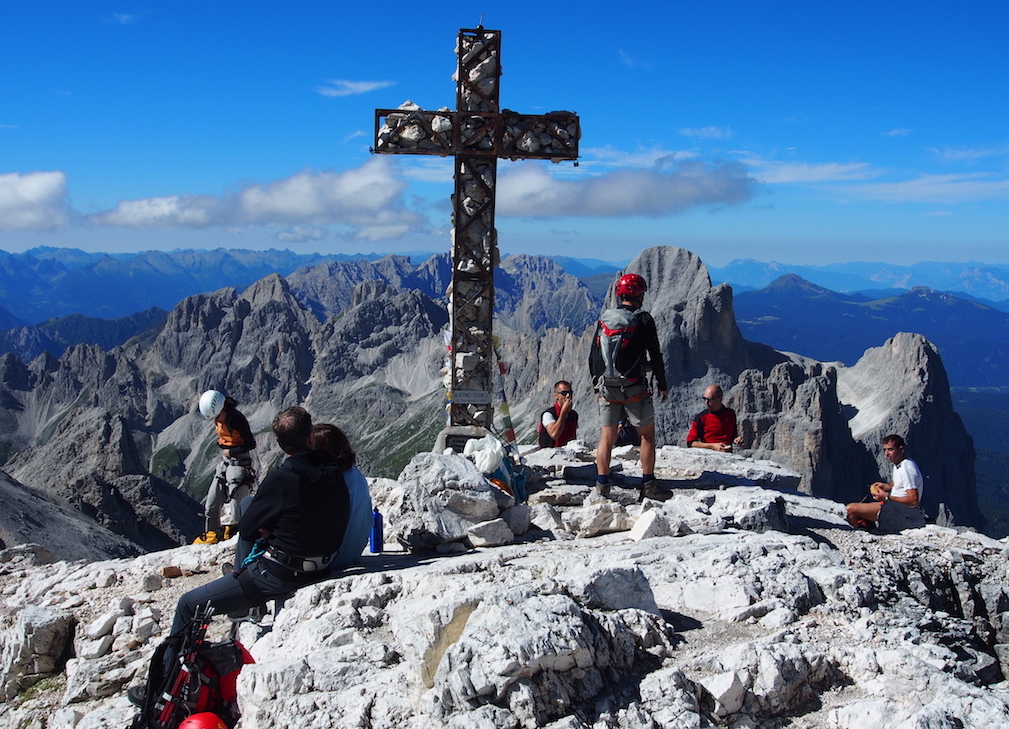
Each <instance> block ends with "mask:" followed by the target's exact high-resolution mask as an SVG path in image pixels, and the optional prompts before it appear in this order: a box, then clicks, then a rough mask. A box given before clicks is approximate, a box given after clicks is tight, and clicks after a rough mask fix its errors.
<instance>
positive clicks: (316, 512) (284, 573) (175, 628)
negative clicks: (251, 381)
mask: <svg viewBox="0 0 1009 729" xmlns="http://www.w3.org/2000/svg"><path fill="white" fill-rule="evenodd" d="M312 431H313V427H312V418H311V416H310V415H309V414H308V413H307V412H306V411H305V410H304V408H300V407H293V408H288V409H287V410H284V411H282V412H281V413H279V414H278V415H277V417H276V418H274V421H273V432H274V435H276V437H277V444H278V445H279V446H280V447H281V449H283V451H284V452H285V453H286V454H287V458H286V460H285V461H284V463H283V465H281V466H280V467H279V468H275V469H274V470H272V471H270V473H268V474H267V475H266V477H265V478H264V479H263V481H262V483H261V484H260V486H259V490H258V491H257V492H256V495H255V497H254V498H253V499H252V502H251V503H250V504H249V506H248V508H247V509H246V511H245V513H244V514H242V519H241V522H240V523H239V525H238V531H239V537H240V543H246V544H251V543H253V542H255V546H254V547H253V548H252V552H251V554H250V555H249V557H248V559H246V560H245V564H244V565H236V569H235V571H234V572H232V573H231V574H229V575H226V576H225V577H222V578H220V579H217V580H214V581H213V582H209V583H207V584H206V585H204V586H203V587H198V588H196V589H195V590H190V591H189V592H187V593H186V594H184V595H183V596H182V597H181V598H179V604H178V606H177V607H176V609H175V620H174V622H173V623H172V635H178V634H180V633H181V632H182V631H184V630H185V628H186V625H187V624H188V623H189V621H190V619H191V618H192V616H193V614H194V613H195V611H196V608H197V607H198V606H200V605H205V604H207V603H208V602H209V603H210V604H211V605H212V606H213V608H214V611H215V612H217V613H222V612H225V613H232V612H240V611H244V610H247V609H248V608H250V607H254V606H256V605H262V604H263V603H265V602H266V601H267V600H273V599H277V598H284V597H286V596H287V595H289V594H290V593H292V592H294V591H295V590H297V589H298V588H299V587H302V586H304V585H307V584H309V583H311V582H315V581H317V580H318V579H319V578H320V577H322V576H326V575H328V572H329V570H328V567H329V562H330V560H331V559H332V557H333V555H334V553H335V552H337V550H338V549H339V547H340V544H341V543H342V541H343V537H344V533H345V532H346V530H347V523H348V519H349V516H350V497H349V494H348V491H347V484H346V483H345V482H344V479H343V472H342V470H341V468H340V466H339V465H338V464H337V463H336V462H335V461H334V460H333V458H332V456H330V455H329V453H327V452H326V451H317V450H312Z"/></svg>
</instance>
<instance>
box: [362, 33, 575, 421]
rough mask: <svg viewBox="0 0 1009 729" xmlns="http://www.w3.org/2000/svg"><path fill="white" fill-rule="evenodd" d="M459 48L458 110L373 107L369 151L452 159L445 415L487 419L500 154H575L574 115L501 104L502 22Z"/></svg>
mask: <svg viewBox="0 0 1009 729" xmlns="http://www.w3.org/2000/svg"><path fill="white" fill-rule="evenodd" d="M456 55H457V56H458V66H457V71H456V74H455V79H456V108H457V111H450V110H448V109H439V110H437V111H426V110H424V109H421V108H420V107H419V106H417V105H416V104H413V103H412V102H409V101H408V102H406V103H405V104H403V105H402V106H400V108H398V109H377V110H376V111H375V147H374V148H373V149H372V151H373V152H375V153H378V154H425V155H438V156H441V157H454V158H455V192H454V193H453V195H452V203H453V213H452V222H453V228H452V285H451V289H450V292H449V320H450V326H451V337H452V342H451V361H450V364H449V367H448V369H449V373H450V381H449V383H448V386H449V390H450V400H451V404H450V407H449V412H450V421H451V424H452V425H477V426H482V427H484V428H490V427H491V426H492V425H493V418H494V411H493V408H492V407H491V393H492V392H493V390H494V387H493V381H494V380H493V376H494V368H493V367H492V359H493V352H494V346H493V344H494V339H493V317H494V267H495V266H496V265H497V263H498V249H497V231H496V229H495V227H494V206H495V185H496V181H497V160H498V159H549V160H551V161H554V162H560V161H561V160H575V159H577V158H578V140H579V138H580V137H581V130H580V127H579V121H578V116H577V115H576V114H574V113H573V112H569V111H554V112H551V113H549V114H533V115H530V114H517V113H515V112H512V111H508V110H507V109H506V110H504V111H501V109H500V105H499V103H498V98H499V92H500V85H501V84H500V81H501V31H499V30H485V29H484V28H482V27H478V28H475V29H465V28H464V29H462V30H460V31H459V40H458V45H457V46H456Z"/></svg>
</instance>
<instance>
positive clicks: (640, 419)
mask: <svg viewBox="0 0 1009 729" xmlns="http://www.w3.org/2000/svg"><path fill="white" fill-rule="evenodd" d="M621 420H626V421H627V422H628V423H630V424H631V425H633V426H634V427H635V428H641V427H644V426H646V425H651V424H652V423H654V422H655V406H654V405H653V404H652V393H651V392H649V391H648V388H647V387H645V386H644V385H634V386H633V387H628V388H626V389H619V388H609V387H606V386H605V385H603V386H602V387H601V388H600V389H599V424H600V425H604V426H605V425H617V424H618V423H619V422H620V421H621Z"/></svg>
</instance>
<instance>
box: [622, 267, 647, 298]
mask: <svg viewBox="0 0 1009 729" xmlns="http://www.w3.org/2000/svg"><path fill="white" fill-rule="evenodd" d="M646 291H648V284H646V283H645V280H644V279H643V278H641V276H639V275H638V274H636V273H625V274H624V275H623V276H621V277H620V278H618V279H617V288H616V294H617V298H618V299H624V298H627V299H640V298H641V297H642V296H644V295H645V292H646Z"/></svg>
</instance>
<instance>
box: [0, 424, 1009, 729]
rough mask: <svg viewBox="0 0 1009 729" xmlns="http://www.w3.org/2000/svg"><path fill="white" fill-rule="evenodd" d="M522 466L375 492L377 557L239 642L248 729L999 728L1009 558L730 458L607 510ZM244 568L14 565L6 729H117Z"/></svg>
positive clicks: (450, 466) (156, 558) (5, 560)
mask: <svg viewBox="0 0 1009 729" xmlns="http://www.w3.org/2000/svg"><path fill="white" fill-rule="evenodd" d="M527 462H528V469H527V470H528V471H529V473H530V474H532V476H533V477H532V479H531V482H530V483H529V491H530V496H529V502H528V504H516V503H514V500H512V499H510V498H509V497H507V496H505V495H504V494H502V493H501V492H500V491H499V490H498V489H495V488H493V487H492V486H490V485H489V484H488V482H487V480H486V479H485V478H484V477H483V475H482V474H481V473H480V472H479V471H478V470H477V469H476V467H475V466H474V465H473V463H471V462H470V460H468V459H466V458H464V457H461V456H454V455H438V454H421V455H419V456H417V457H416V458H415V459H414V460H413V461H412V462H411V464H410V466H408V467H407V469H406V470H405V471H404V472H403V475H401V476H400V478H399V479H398V480H397V481H393V480H386V479H377V480H374V481H373V482H372V490H373V495H374V497H375V500H376V503H378V504H379V505H380V506H381V508H382V509H383V512H384V513H385V514H386V515H387V536H388V542H387V551H386V552H384V553H382V554H377V555H372V554H366V555H364V556H363V557H362V559H361V560H360V563H359V565H358V566H356V567H354V568H352V569H351V570H350V571H348V573H347V574H346V575H345V576H344V577H342V578H340V579H335V580H330V581H327V582H324V583H320V584H316V585H313V586H310V587H306V588H304V589H302V590H301V591H300V592H299V593H298V594H297V595H296V596H295V597H294V598H293V599H291V600H289V601H288V602H287V604H286V605H285V606H284V608H283V610H281V611H280V612H279V614H277V615H276V616H273V615H268V616H266V618H264V620H263V621H262V622H260V623H258V624H257V623H242V624H240V626H239V629H238V633H239V637H240V639H241V640H242V641H243V642H244V643H245V644H246V645H247V646H248V647H249V648H250V650H251V652H252V654H253V655H254V657H255V658H256V661H257V663H256V664H255V665H251V666H247V667H246V668H245V670H244V671H243V674H242V678H241V679H240V683H239V691H240V699H241V704H242V711H243V717H242V721H241V727H242V729H250V728H255V729H273V728H278V729H279V728H280V727H298V729H306V728H307V727H313V728H314V727H319V728H320V729H322V728H328V727H368V728H370V729H380V728H384V727H425V728H426V727H431V726H444V727H453V728H454V727H459V728H460V729H461V727H467V729H471V728H474V727H477V728H483V727H487V729H490V728H491V727H493V728H494V729H499V728H504V729H508V728H510V727H536V726H549V727H555V728H556V729H580V728H582V727H593V728H598V729H603V728H609V727H614V728H616V727H619V728H621V729H624V728H626V729H638V728H641V729H645V728H652V727H671V728H674V727H714V726H726V727H736V728H738V729H743V728H744V727H851V728H852V729H854V728H855V727H860V728H861V727H907V728H908V729H910V728H911V727H929V728H935V729H939V728H944V727H950V728H951V729H952V728H953V727H999V726H1009V719H1007V715H1009V683H1007V682H1006V681H1005V680H1004V675H1006V674H1007V673H1009V651H1007V648H1009V646H1007V644H1009V588H1007V584H1009V581H1007V570H1009V566H1007V565H1009V562H1007V559H1006V558H1007V554H1009V545H1007V544H1006V543H1004V542H1000V541H995V540H992V539H989V538H987V537H984V536H982V535H979V534H977V533H974V532H970V531H958V530H956V529H952V528H943V527H937V526H935V525H930V526H927V527H925V528H923V529H917V530H912V531H908V532H905V533H903V534H889V535H884V534H875V533H869V532H862V531H854V530H852V529H850V528H848V526H847V525H846V524H845V523H844V519H843V506H842V505H841V504H838V503H835V502H832V501H828V500H825V499H820V498H814V497H810V496H807V495H803V494H800V493H798V492H796V491H795V490H794V486H795V484H796V483H797V481H798V479H797V476H796V475H795V474H793V473H790V472H788V471H785V470H784V469H781V468H780V467H778V466H775V465H774V464H772V463H769V462H766V461H755V460H751V459H748V458H744V457H741V456H738V455H722V454H714V453H702V452H699V451H691V450H689V449H683V448H674V447H665V448H663V449H661V451H660V453H659V463H658V468H657V473H658V475H659V476H660V477H661V478H662V480H663V484H664V485H665V486H666V487H667V488H669V489H670V492H671V498H669V499H668V500H666V501H664V502H660V501H651V500H649V501H645V502H644V503H642V504H639V503H638V500H637V491H636V483H637V476H639V474H640V472H639V471H638V470H637V466H636V464H637V461H636V456H635V453H634V452H633V450H632V449H629V448H624V449H621V450H619V451H618V452H617V457H616V459H615V465H616V466H617V468H616V469H615V470H616V472H617V474H618V480H617V484H618V485H616V486H615V487H614V488H613V489H612V491H611V493H610V496H609V498H604V497H602V496H599V495H597V494H594V493H593V492H592V489H591V478H592V466H591V453H590V451H589V450H588V449H587V448H585V447H584V446H582V445H581V444H578V443H575V444H572V446H571V447H568V448H563V449H556V450H547V451H538V452H535V453H530V454H528V455H527ZM420 543H423V544H425V545H427V548H426V549H425V550H424V551H416V552H408V551H405V550H404V549H403V548H402V547H401V544H420ZM233 551H234V544H233V543H225V544H219V545H212V546H203V545H198V546H186V547H180V548H177V549H172V550H167V551H162V552H156V553H151V554H147V555H144V556H141V557H137V558H135V559H120V560H110V561H104V562H91V563H88V562H83V561H78V562H60V561H52V562H51V561H50V559H51V556H50V555H47V552H46V550H45V549H44V548H37V547H19V548H14V549H8V550H4V551H3V552H0V609H2V611H3V612H2V614H3V618H2V619H3V624H2V626H0V627H2V632H0V691H2V692H3V693H2V695H0V700H2V703H0V727H4V728H7V727H10V728H12V729H13V728H14V727H18V728H19V729H20V728H24V729H36V728H37V729H42V728H43V727H44V728H45V729H71V728H73V729H98V728H103V727H124V726H127V725H128V723H129V721H130V719H131V716H132V714H133V709H132V707H131V706H130V705H129V704H128V702H127V699H126V688H127V687H128V686H130V685H132V684H134V683H138V682H139V681H140V680H141V676H142V675H143V673H144V672H145V670H146V667H147V661H148V658H149V656H150V654H151V652H152V650H153V649H154V647H155V646H156V645H157V643H158V641H159V640H160V638H161V637H162V636H163V633H164V631H165V629H166V628H167V626H168V625H169V623H170V621H171V616H172V612H173V609H174V604H175V602H176V600H177V599H178V596H179V595H180V594H181V593H182V592H184V591H186V590H189V589H192V588H193V587H195V586H197V585H199V584H202V583H203V582H205V581H207V580H209V579H212V578H214V577H216V576H217V575H219V574H221V566H222V565H224V564H228V563H229V562H230V561H231V559H232V556H233ZM47 562H48V563H47ZM229 628H230V623H229V622H228V621H227V620H225V619H223V618H220V619H217V620H216V621H215V624H214V626H213V630H214V631H215V634H216V635H219V636H223V635H224V634H225V633H226V632H227V631H228V629H229Z"/></svg>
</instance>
